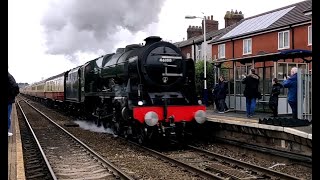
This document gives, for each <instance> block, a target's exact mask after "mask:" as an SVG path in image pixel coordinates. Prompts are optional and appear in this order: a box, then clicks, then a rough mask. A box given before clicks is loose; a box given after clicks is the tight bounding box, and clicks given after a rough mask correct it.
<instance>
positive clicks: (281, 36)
mask: <svg viewBox="0 0 320 180" xmlns="http://www.w3.org/2000/svg"><path fill="white" fill-rule="evenodd" d="M288 48H289V31H282V32H279V33H278V49H288Z"/></svg>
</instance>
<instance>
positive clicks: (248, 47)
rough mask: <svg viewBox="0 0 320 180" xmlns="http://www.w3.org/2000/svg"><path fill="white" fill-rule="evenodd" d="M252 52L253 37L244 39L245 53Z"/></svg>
mask: <svg viewBox="0 0 320 180" xmlns="http://www.w3.org/2000/svg"><path fill="white" fill-rule="evenodd" d="M251 53H252V39H251V38H250V39H244V40H243V55H246V54H251Z"/></svg>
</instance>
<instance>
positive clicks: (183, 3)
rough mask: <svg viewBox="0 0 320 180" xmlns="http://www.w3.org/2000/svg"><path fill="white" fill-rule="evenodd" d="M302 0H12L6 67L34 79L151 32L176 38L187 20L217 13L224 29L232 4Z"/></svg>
mask: <svg viewBox="0 0 320 180" xmlns="http://www.w3.org/2000/svg"><path fill="white" fill-rule="evenodd" d="M300 1H301V0H258V1H257V0H241V1H240V0H225V1H218V0H118V1H114V0H67V1H66V0H29V1H26V0H10V1H8V3H9V7H8V16H9V19H8V32H9V34H8V49H9V51H8V66H9V67H8V69H9V72H10V73H11V74H12V75H13V76H14V77H15V79H16V81H17V82H27V83H33V82H37V81H40V80H41V79H43V78H48V77H50V76H54V75H56V74H59V73H61V72H64V71H67V70H69V69H71V68H74V67H76V66H78V65H81V64H84V63H85V62H87V61H89V60H91V59H94V58H96V57H98V56H101V55H103V54H105V53H112V52H114V51H115V49H116V48H118V47H123V46H125V45H127V44H133V43H143V42H144V41H143V39H144V38H146V37H147V36H150V35H157V36H160V37H162V38H163V40H167V41H172V42H177V41H182V40H183V38H185V39H186V37H187V32H186V31H187V28H188V26H189V25H194V26H200V25H201V20H200V19H194V20H190V19H184V17H185V15H196V16H202V13H201V12H203V13H204V14H205V15H206V16H211V15H213V18H214V19H215V20H218V21H219V29H222V28H224V15H225V13H226V11H230V10H231V9H233V10H234V11H235V10H238V11H242V13H243V14H244V17H245V18H247V17H250V16H254V15H257V14H260V13H263V12H266V11H269V10H273V9H276V8H280V7H283V6H286V5H290V4H293V3H297V2H300Z"/></svg>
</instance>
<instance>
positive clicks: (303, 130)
mask: <svg viewBox="0 0 320 180" xmlns="http://www.w3.org/2000/svg"><path fill="white" fill-rule="evenodd" d="M264 117H270V114H266V113H256V114H255V115H254V116H253V117H252V118H247V116H246V114H245V112H239V111H238V112H232V111H230V112H227V113H222V114H220V113H217V112H216V111H214V110H210V109H209V110H207V118H208V120H209V121H213V122H218V123H226V124H234V125H240V126H248V127H255V128H261V129H269V130H275V131H283V132H286V133H290V134H294V135H297V136H300V137H304V138H307V139H312V124H311V125H309V126H301V127H282V126H272V125H267V124H259V118H264Z"/></svg>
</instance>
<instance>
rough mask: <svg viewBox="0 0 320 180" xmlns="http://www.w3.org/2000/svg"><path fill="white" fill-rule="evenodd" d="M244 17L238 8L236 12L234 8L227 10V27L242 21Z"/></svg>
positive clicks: (225, 17)
mask: <svg viewBox="0 0 320 180" xmlns="http://www.w3.org/2000/svg"><path fill="white" fill-rule="evenodd" d="M243 18H244V16H243V14H242V12H241V11H239V12H238V11H237V10H236V11H235V12H234V11H233V9H231V12H230V11H227V12H226V14H225V15H224V21H225V28H226V27H228V26H231V25H233V24H235V23H237V22H239V21H241V20H242V19H243Z"/></svg>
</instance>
